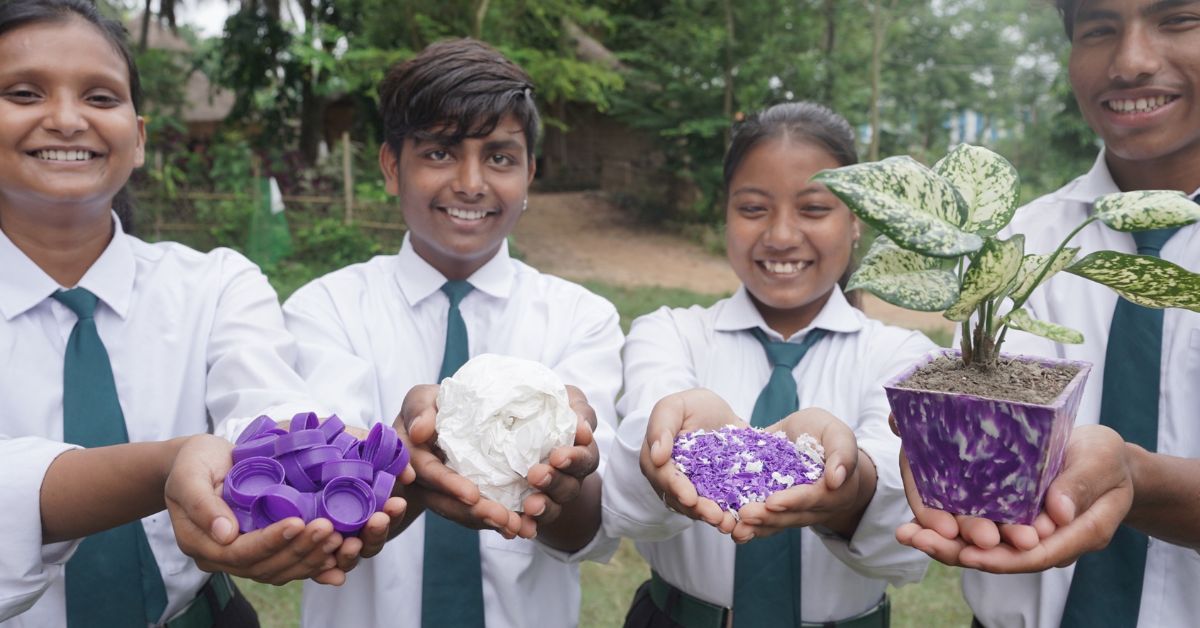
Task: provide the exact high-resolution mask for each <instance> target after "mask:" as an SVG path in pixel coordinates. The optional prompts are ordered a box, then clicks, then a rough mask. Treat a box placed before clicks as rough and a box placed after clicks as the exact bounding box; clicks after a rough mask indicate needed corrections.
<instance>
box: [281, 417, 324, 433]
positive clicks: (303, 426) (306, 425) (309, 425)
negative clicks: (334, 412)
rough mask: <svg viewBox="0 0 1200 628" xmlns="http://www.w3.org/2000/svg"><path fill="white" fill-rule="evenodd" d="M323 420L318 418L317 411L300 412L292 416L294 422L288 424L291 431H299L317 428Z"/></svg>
mask: <svg viewBox="0 0 1200 628" xmlns="http://www.w3.org/2000/svg"><path fill="white" fill-rule="evenodd" d="M320 423H321V420H320V419H318V418H317V413H316V412H300V413H297V414H296V415H295V416H293V417H292V422H291V424H290V425H289V426H288V431H289V432H299V431H300V430H315V429H317V425H319V424H320Z"/></svg>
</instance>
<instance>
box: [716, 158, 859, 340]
mask: <svg viewBox="0 0 1200 628" xmlns="http://www.w3.org/2000/svg"><path fill="white" fill-rule="evenodd" d="M840 165H842V164H839V163H838V162H837V160H835V159H834V158H833V156H832V155H830V154H829V153H828V152H826V151H825V150H824V149H822V148H819V147H817V146H815V145H813V144H811V143H809V142H805V141H799V140H790V139H788V138H786V137H783V138H775V139H769V140H766V141H764V142H762V143H760V144H758V145H756V146H754V147H753V148H751V149H750V150H749V151H748V152H747V153H746V155H745V157H744V158H743V159H742V162H741V164H740V165H739V166H738V168H737V170H736V171H735V172H734V173H733V177H732V178H731V179H730V183H729V201H728V205H727V206H726V210H725V217H726V227H725V235H726V252H727V255H728V257H729V264H730V265H731V266H732V267H733V271H734V273H736V274H737V276H738V279H741V281H742V284H744V285H745V286H746V290H747V291H749V293H750V296H751V297H753V299H754V301H755V304H756V305H757V306H758V309H759V311H760V312H761V313H762V315H763V319H764V320H765V321H766V323H767V325H768V326H770V327H771V328H772V329H774V330H775V331H778V332H780V333H781V334H783V336H784V337H785V338H786V337H788V336H790V335H792V334H794V333H795V332H797V331H799V330H801V329H803V328H804V327H807V326H808V325H809V324H810V323H812V321H813V319H814V318H816V316H817V313H818V312H820V311H821V308H822V307H824V305H825V302H826V301H827V300H828V299H829V295H830V293H831V292H832V290H833V287H834V286H835V285H836V284H837V282H838V279H839V278H841V276H842V274H843V273H845V271H846V267H847V265H848V264H849V263H850V254H851V251H852V250H853V248H854V241H855V240H856V239H857V238H858V233H859V227H858V221H857V219H856V218H855V217H854V215H853V214H852V213H851V212H850V210H849V208H847V207H846V205H845V204H844V203H842V202H841V200H839V199H838V198H837V197H836V196H834V195H833V193H832V192H830V191H829V190H828V189H826V188H825V186H823V185H821V184H819V183H813V182H810V181H809V179H810V178H812V176H813V175H814V174H816V173H817V172H820V171H821V170H824V169H826V168H837V167H838V166H840Z"/></svg>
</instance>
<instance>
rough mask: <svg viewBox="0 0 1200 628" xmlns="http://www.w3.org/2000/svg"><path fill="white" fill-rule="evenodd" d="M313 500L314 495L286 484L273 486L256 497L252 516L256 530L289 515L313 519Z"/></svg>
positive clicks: (308, 519)
mask: <svg viewBox="0 0 1200 628" xmlns="http://www.w3.org/2000/svg"><path fill="white" fill-rule="evenodd" d="M312 502H313V500H312V497H309V496H308V495H306V494H305V493H301V492H300V491H298V490H296V489H294V488H292V487H290V486H288V485H286V484H280V485H278V486H271V487H268V488H267V489H265V490H263V492H262V493H260V494H259V495H258V497H255V498H254V503H253V504H251V505H250V518H251V519H252V520H253V523H254V529H256V530H259V529H262V528H265V527H267V526H269V525H271V524H272V523H275V522H276V521H283V520H284V519H287V518H288V517H300V518H301V519H303V520H304V521H305V522H306V523H307V522H309V521H312V519H313V516H312V515H313V512H312V505H313V503H312Z"/></svg>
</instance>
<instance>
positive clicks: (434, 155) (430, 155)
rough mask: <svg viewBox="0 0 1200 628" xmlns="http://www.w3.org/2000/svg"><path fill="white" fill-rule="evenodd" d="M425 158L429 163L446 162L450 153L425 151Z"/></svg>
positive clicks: (439, 150) (438, 150) (437, 150)
mask: <svg viewBox="0 0 1200 628" xmlns="http://www.w3.org/2000/svg"><path fill="white" fill-rule="evenodd" d="M425 158H426V159H428V160H430V161H446V160H447V159H450V153H449V152H447V151H444V150H442V149H440V148H439V149H436V150H431V151H426V153H425Z"/></svg>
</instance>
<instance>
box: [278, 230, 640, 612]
mask: <svg viewBox="0 0 1200 628" xmlns="http://www.w3.org/2000/svg"><path fill="white" fill-rule="evenodd" d="M468 281H470V282H471V284H472V285H473V286H474V287H475V289H474V290H472V291H471V292H470V293H468V294H467V296H466V297H465V298H464V299H463V300H462V303H461V304H460V305H459V309H460V311H461V312H462V316H463V320H464V322H465V323H466V326H467V340H468V343H469V344H470V355H473V356H474V355H479V354H482V353H497V354H501V355H509V356H515V357H519V358H525V359H529V360H535V361H537V362H541V363H542V364H544V365H546V366H548V367H550V368H551V369H553V370H554V372H555V373H557V374H558V376H559V377H560V378H562V381H563V383H564V384H573V385H575V386H578V387H579V388H580V389H582V390H583V392H584V393H585V394H586V395H587V398H588V401H589V402H590V403H591V406H592V408H594V409H595V411H596V415H597V418H598V423H599V425H598V427H597V430H596V440H597V443H598V445H599V447H600V451H601V454H602V456H603V455H605V454H606V453H607V451H608V450H609V448H610V446H611V442H612V440H613V426H614V425H615V423H616V419H615V416H616V412H615V410H614V407H613V405H614V400H615V398H616V396H617V392H618V391H619V390H620V387H621V359H620V350H621V344H622V341H623V336H622V334H621V329H620V326H619V318H618V316H617V312H616V309H615V308H614V307H613V306H612V304H611V303H609V302H608V301H606V300H605V299H603V298H601V297H598V296H596V295H594V294H592V293H591V292H588V291H587V290H585V289H583V288H582V287H580V286H578V285H575V284H573V283H570V282H568V281H564V280H562V279H559V278H557V277H553V276H550V275H544V274H542V273H540V272H538V271H537V270H535V269H533V268H530V267H529V266H527V265H525V264H523V263H521V262H519V261H517V260H514V259H511V258H510V257H509V255H508V248H507V246H502V247H501V249H500V251H499V252H498V253H497V254H496V256H495V257H493V258H492V259H491V260H490V261H488V262H487V263H486V264H484V266H483V267H482V268H480V269H479V270H477V271H476V272H475V273H474V274H473V275H471V277H470V278H468ZM445 282H446V278H445V277H444V276H443V275H442V274H441V273H440V272H438V271H437V270H436V269H434V268H433V267H432V266H430V265H429V264H428V263H427V262H426V261H425V260H423V259H422V258H421V257H420V256H419V255H417V253H416V252H415V251H414V250H413V248H412V244H411V243H410V241H409V239H408V237H407V236H406V237H405V239H404V244H403V245H402V246H401V248H400V252H399V254H397V255H386V256H379V257H375V258H374V259H372V260H370V261H367V262H365V263H362V264H356V265H354V266H350V267H348V268H344V269H342V270H340V271H337V272H334V273H332V274H329V275H326V276H325V277H322V278H321V279H318V280H316V281H314V282H312V283H310V284H308V285H307V286H305V287H303V288H301V289H300V290H298V291H296V294H295V295H293V296H292V297H291V298H290V299H288V301H287V303H286V304H285V305H284V317H285V319H286V320H287V324H288V328H289V329H291V330H292V332H293V333H294V334H296V338H297V340H298V341H299V343H300V360H299V362H298V367H299V369H300V372H301V374H303V375H304V376H305V377H306V378H307V380H308V382H309V385H310V386H311V387H312V389H313V393H314V394H315V395H317V396H318V398H319V399H321V400H323V401H329V402H336V403H337V408H338V409H339V412H344V413H345V414H339V416H341V417H342V418H343V419H345V420H346V423H347V424H354V425H360V426H369V425H371V424H373V423H375V422H377V421H379V420H383V421H386V422H387V423H388V424H391V422H392V421H393V420H394V418H395V417H396V416H397V415H398V414H399V413H400V407H401V405H402V402H403V401H404V396H405V395H406V394H407V393H408V391H409V389H411V388H412V387H413V386H415V385H418V384H432V383H436V382H437V376H438V371H439V370H440V368H441V364H442V354H443V352H444V349H445V343H446V317H447V312H448V310H449V306H450V303H449V300H448V299H447V297H446V295H445V294H444V293H442V291H441V287H442V284H444V283H445ZM604 472H605V469H604V460H603V457H602V458H601V468H600V469H599V470H598V471H597V473H601V474H603V473H604ZM424 543H425V517H423V516H422V517H419V518H418V519H417V520H416V521H414V522H413V524H412V525H411V526H410V527H409V528H408V529H407V530H405V531H404V532H403V533H402V534H401V535H400V536H398V537H396V538H395V539H392V540H391V541H390V542H388V544H387V545H386V546H384V549H383V551H382V552H381V553H380V554H379V555H378V556H375V557H374V558H371V559H369V560H365V561H363V562H361V563H360V564H359V565H358V567H357V568H356V569H355V570H354V571H352V572H350V573H349V574H348V577H347V580H346V583H345V584H344V585H342V586H341V587H327V586H320V585H316V584H313V583H311V582H306V583H305V584H304V602H303V614H302V619H303V623H304V625H306V626H313V627H324V626H334V625H345V626H360V627H363V628H365V627H368V626H419V625H420V622H421V584H422V564H423V563H422V560H423V557H424ZM479 544H480V552H479V553H480V557H481V560H482V566H483V606H484V618H485V621H486V622H487V625H488V626H489V628H501V627H505V626H512V627H514V628H525V627H538V626H544V627H550V626H553V627H556V628H557V627H560V626H574V625H576V624H577V623H578V622H579V602H580V590H579V567H578V565H577V564H576V563H577V561H579V560H582V559H585V558H586V559H593V560H602V561H603V560H607V559H608V557H609V556H611V554H612V552H613V551H615V549H616V545H617V542H616V540H614V539H608V538H606V537H604V535H603V534H600V533H597V535H596V537H595V538H594V539H593V540H592V542H591V543H590V544H589V545H588V546H587V547H585V548H583V549H582V550H580V551H578V552H576V553H574V554H570V555H568V554H566V553H564V552H559V551H556V550H553V549H550V548H548V547H546V546H545V545H543V544H541V543H539V542H537V541H530V540H525V539H520V538H517V539H513V540H511V541H510V540H505V539H504V537H502V536H500V535H499V534H497V533H496V532H493V531H482V532H480V533H479Z"/></svg>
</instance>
